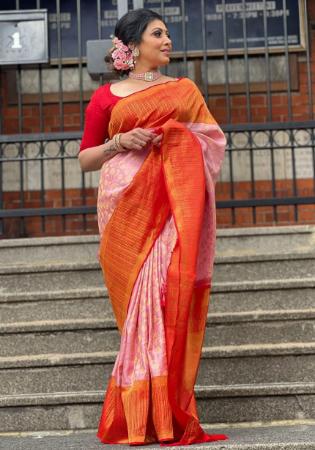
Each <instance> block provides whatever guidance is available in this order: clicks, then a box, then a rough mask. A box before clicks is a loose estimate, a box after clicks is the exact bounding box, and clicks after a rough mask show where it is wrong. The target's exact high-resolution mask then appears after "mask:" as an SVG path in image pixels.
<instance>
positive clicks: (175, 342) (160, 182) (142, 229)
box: [97, 78, 227, 445]
mask: <svg viewBox="0 0 315 450" xmlns="http://www.w3.org/2000/svg"><path fill="white" fill-rule="evenodd" d="M137 127H141V128H148V129H154V130H155V131H156V132H157V133H162V134H163V138H162V143H161V145H160V146H159V147H157V146H153V145H151V146H148V147H147V148H145V149H143V150H142V151H129V152H123V153H119V154H118V155H116V156H114V157H113V158H112V159H110V160H109V161H107V162H105V163H104V165H103V167H102V169H101V174H100V184H99V192H98V221H99V229H100V234H101V243H100V250H99V259H100V264H101V267H102V271H103V275H104V281H105V284H106V286H107V289H108V293H109V298H110V301H111V303H112V307H113V312H114V315H115V318H116V321H117V326H118V329H119V331H120V333H121V346H120V350H119V353H118V356H117V359H116V362H115V365H114V369H113V372H112V376H111V378H110V380H109V383H108V387H107V391H106V394H105V399H104V404H103V409H102V413H101V418H100V422H99V427H98V433H97V436H98V438H99V439H100V440H101V441H102V442H103V443H108V444H130V445H135V444H138V445H141V444H148V443H151V442H160V443H161V445H185V444H193V443H201V442H207V441H214V440H220V439H227V436H225V435H211V434H210V435H209V434H207V433H205V432H204V431H203V429H202V428H201V426H200V423H199V418H198V412H197V406H196V400H195V395H194V385H195V382H196V377H197V372H198V367H199V363H200V357H201V350H202V342H203V338H204V332H205V327H206V320H207V311H208V302H209V294H210V287H211V276H212V268H213V259H214V249H215V233H216V216H215V193H214V188H215V181H216V178H217V176H218V173H219V170H220V166H221V164H222V161H223V156H224V149H225V137H224V134H223V132H222V131H221V129H220V128H219V126H218V125H217V123H216V122H215V120H214V119H213V117H212V116H211V114H210V113H209V111H208V109H207V106H206V104H205V102H204V100H203V97H202V95H201V94H200V92H199V90H198V89H197V87H196V85H195V84H194V83H193V82H192V81H191V80H189V79H187V78H181V79H179V80H175V81H169V82H166V83H163V84H159V85H155V86H151V87H149V88H147V89H145V90H143V91H140V92H137V93H134V94H131V95H129V96H127V97H123V98H122V99H121V100H119V102H117V104H116V105H115V106H114V108H113V110H112V113H111V118H110V123H109V128H108V132H109V136H110V137H111V136H113V135H114V134H116V133H123V132H126V131H129V130H131V129H134V128H137Z"/></svg>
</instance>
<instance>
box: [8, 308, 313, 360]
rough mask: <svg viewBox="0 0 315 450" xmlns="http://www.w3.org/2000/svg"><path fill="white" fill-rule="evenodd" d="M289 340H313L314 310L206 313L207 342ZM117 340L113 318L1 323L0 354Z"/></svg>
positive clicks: (93, 348) (115, 344) (112, 346)
mask: <svg viewBox="0 0 315 450" xmlns="http://www.w3.org/2000/svg"><path fill="white" fill-rule="evenodd" d="M60 317H63V316H62V315H61V314H60ZM290 342H291V343H299V342H300V343H302V342H315V309H310V310H302V311H300V310H295V311H292V312H283V311H272V312H259V313H247V314H246V313H230V314H229V313H226V314H224V313H222V314H209V315H208V321H207V327H206V333H205V339H204V345H205V346H206V347H209V346H219V345H244V344H276V343H290ZM119 345H120V334H119V333H118V330H117V328H116V322H115V320H114V319H113V318H112V317H109V318H107V319H103V318H102V319H98V318H88V319H60V320H37V321H31V320H28V321H24V322H13V323H2V324H0V356H17V355H28V354H32V355H35V354H43V353H53V352H54V351H57V352H58V353H61V352H65V353H69V352H73V353H78V352H86V353H88V352H99V351H116V350H117V351H118V350H119Z"/></svg>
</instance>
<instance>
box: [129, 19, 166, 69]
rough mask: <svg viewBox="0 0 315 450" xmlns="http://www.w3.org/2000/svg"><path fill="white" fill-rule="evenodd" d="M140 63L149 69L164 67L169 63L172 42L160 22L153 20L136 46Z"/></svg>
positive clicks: (162, 23)
mask: <svg viewBox="0 0 315 450" xmlns="http://www.w3.org/2000/svg"><path fill="white" fill-rule="evenodd" d="M137 47H138V49H139V51H140V55H139V56H138V57H137V63H138V64H139V63H140V62H141V63H142V64H144V65H148V66H150V67H152V68H153V67H157V66H164V65H166V64H168V63H169V61H170V52H171V50H172V41H171V39H170V35H169V32H168V29H167V28H166V26H165V24H164V22H162V21H161V20H153V21H152V22H150V23H149V24H148V25H147V28H146V29H145V30H144V32H143V34H142V39H141V43H140V44H138V45H137Z"/></svg>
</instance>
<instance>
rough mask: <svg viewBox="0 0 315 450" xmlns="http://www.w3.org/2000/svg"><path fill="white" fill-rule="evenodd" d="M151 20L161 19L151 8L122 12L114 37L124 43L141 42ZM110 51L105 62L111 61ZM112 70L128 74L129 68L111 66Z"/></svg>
mask: <svg viewBox="0 0 315 450" xmlns="http://www.w3.org/2000/svg"><path fill="white" fill-rule="evenodd" d="M153 20H161V21H162V22H163V18H162V16H160V14H158V13H157V12H155V11H152V10H151V9H145V8H139V9H133V10H131V11H129V12H127V13H126V14H124V15H123V16H122V17H121V18H120V19H119V20H118V22H117V23H116V26H115V37H117V38H118V39H120V40H121V41H122V42H123V43H124V44H125V45H128V44H130V42H132V43H133V44H135V45H137V44H140V42H141V37H142V34H143V32H144V31H145V29H146V28H147V26H148V24H149V23H150V22H152V21H153ZM111 53H112V51H110V52H109V54H108V55H107V56H106V57H105V61H106V62H107V63H111V64H112V63H113V58H112V56H111ZM113 70H114V71H115V72H116V73H119V74H120V75H123V74H128V72H129V70H117V69H115V68H114V67H113Z"/></svg>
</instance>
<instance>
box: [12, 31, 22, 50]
mask: <svg viewBox="0 0 315 450" xmlns="http://www.w3.org/2000/svg"><path fill="white" fill-rule="evenodd" d="M11 37H12V39H13V44H12V47H11V48H22V45H21V35H20V32H19V31H16V32H15V33H13V34H12V35H11Z"/></svg>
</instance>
